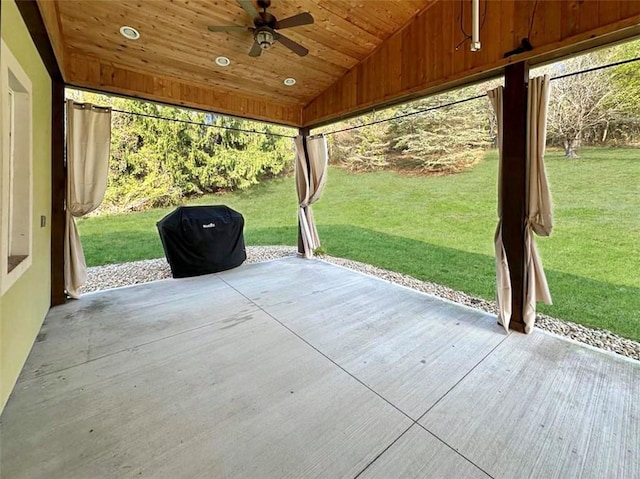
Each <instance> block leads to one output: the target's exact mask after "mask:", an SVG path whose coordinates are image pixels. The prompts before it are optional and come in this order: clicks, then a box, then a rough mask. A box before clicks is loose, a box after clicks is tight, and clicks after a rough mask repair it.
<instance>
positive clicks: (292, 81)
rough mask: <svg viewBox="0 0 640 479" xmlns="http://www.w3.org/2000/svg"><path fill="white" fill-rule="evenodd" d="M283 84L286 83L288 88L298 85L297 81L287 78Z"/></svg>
mask: <svg viewBox="0 0 640 479" xmlns="http://www.w3.org/2000/svg"><path fill="white" fill-rule="evenodd" d="M282 83H284V84H285V85H287V86H293V85H295V84H296V79H295V78H285V79H284V81H283V82H282Z"/></svg>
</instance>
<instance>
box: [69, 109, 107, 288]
mask: <svg viewBox="0 0 640 479" xmlns="http://www.w3.org/2000/svg"><path fill="white" fill-rule="evenodd" d="M110 140H111V109H110V108H98V107H95V106H93V105H91V104H88V103H85V104H82V103H75V102H74V101H73V100H67V196H66V207H67V213H66V225H65V245H64V278H65V289H66V290H67V294H68V295H69V296H70V297H72V298H78V297H79V296H80V292H79V290H80V288H81V287H82V286H83V285H84V284H85V282H86V280H87V265H86V263H85V260H84V252H83V251H82V244H81V243H80V236H79V235H78V230H77V228H76V223H75V221H74V219H73V218H74V217H76V218H79V217H81V216H84V215H86V214H88V213H90V212H91V211H93V210H95V209H96V208H97V207H98V206H99V205H100V203H101V202H102V198H103V197H104V193H105V190H106V189H107V174H108V171H109V146H110Z"/></svg>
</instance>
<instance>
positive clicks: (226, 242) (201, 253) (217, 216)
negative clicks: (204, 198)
mask: <svg viewBox="0 0 640 479" xmlns="http://www.w3.org/2000/svg"><path fill="white" fill-rule="evenodd" d="M156 226H157V227H158V233H160V240H162V247H163V248H164V254H165V255H166V257H167V261H168V262H169V266H171V273H172V274H173V277H174V278H186V277H189V276H199V275H201V274H208V273H216V272H218V271H224V270H226V269H230V268H235V267H236V266H240V265H241V264H242V262H243V261H244V260H245V259H247V254H246V253H245V249H244V237H243V234H242V230H243V228H244V218H243V217H242V215H241V214H240V213H238V212H237V211H234V210H232V209H231V208H229V207H227V206H222V205H217V206H181V207H179V208H178V209H176V210H175V211H173V212H172V213H169V214H168V215H167V216H165V217H164V218H162V219H161V220H160V221H158V223H157V224H156Z"/></svg>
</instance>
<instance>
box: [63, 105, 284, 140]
mask: <svg viewBox="0 0 640 479" xmlns="http://www.w3.org/2000/svg"><path fill="white" fill-rule="evenodd" d="M74 103H78V102H76V101H75V100H74ZM80 104H82V105H84V103H80ZM94 106H96V105H94ZM96 108H109V107H104V106H96ZM111 111H112V112H115V113H123V114H125V115H134V116H142V117H145V118H154V119H156V120H167V121H173V122H176V123H186V124H189V125H197V126H206V127H209V128H218V129H220V130H230V131H239V132H242V133H255V134H257V135H266V136H279V137H281V138H295V136H294V135H285V134H282V133H271V132H268V131H258V130H247V129H245V128H235V127H232V126H224V125H210V124H208V123H201V122H198V121H190V120H180V119H177V118H167V117H165V116H159V115H151V114H149V113H138V112H135V111H126V110H118V109H117V108H111Z"/></svg>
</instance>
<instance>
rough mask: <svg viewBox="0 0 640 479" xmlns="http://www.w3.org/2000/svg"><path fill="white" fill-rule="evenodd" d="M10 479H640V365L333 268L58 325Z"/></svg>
mask: <svg viewBox="0 0 640 479" xmlns="http://www.w3.org/2000/svg"><path fill="white" fill-rule="evenodd" d="M0 428H1V429H0V434H1V437H0V440H1V443H0V449H1V458H0V460H1V463H0V475H1V476H2V477H3V478H4V477H6V478H23V477H25V478H26V477H29V478H48V479H55V478H64V479H68V478H127V477H152V478H192V477H193V478H195V477H198V478H200V477H208V478H226V477H229V478H242V479H245V478H285V477H287V478H307V477H322V478H342V477H346V478H353V477H360V478H385V479H386V478H399V477H403V478H405V477H406V478H414V477H425V478H486V477H494V478H525V477H536V478H538V477H539V478H562V479H566V478H589V477H593V478H605V477H611V478H634V479H635V478H638V477H640V362H637V361H633V360H628V359H625V358H622V357H618V356H615V355H613V354H610V353H606V352H603V351H599V350H596V349H593V348H589V347H585V346H582V345H579V344H577V343H574V342H571V341H568V340H565V339H563V338H559V337H555V336H552V335H549V334H546V333H543V332H539V331H536V332H534V333H533V334H531V335H528V336H525V335H521V334H518V333H512V334H510V335H506V333H505V332H504V330H503V329H502V328H501V327H499V326H498V325H497V324H496V320H495V317H494V316H492V315H490V314H487V313H484V312H480V311H476V310H473V309H470V308H467V307H464V306H460V305H456V304H454V303H451V302H448V301H445V300H441V299H438V298H435V297H432V296H428V295H425V294H422V293H419V292H416V291H412V290H410V289H407V288H403V287H400V286H397V285H393V284H390V283H388V282H385V281H382V280H379V279H377V278H372V277H369V276H366V275H363V274H360V273H357V272H353V271H350V270H347V269H344V268H341V267H338V266H335V265H331V264H328V263H324V262H322V261H318V260H303V259H299V258H286V259H281V260H275V261H270V262H266V263H259V264H254V265H246V266H241V267H239V268H237V269H234V270H231V271H227V272H224V273H219V274H216V275H208V276H202V277H197V278H189V279H181V280H164V281H158V282H154V283H148V284H144V285H139V286H132V287H127V288H120V289H116V290H110V291H105V292H99V293H91V294H87V295H85V296H84V297H83V298H82V299H81V300H78V301H72V302H70V303H69V304H67V305H64V306H60V307H56V308H53V309H52V310H51V311H50V313H49V315H48V316H47V319H46V321H45V324H44V325H43V327H42V331H41V333H40V335H39V337H38V341H37V342H36V344H35V345H34V347H33V350H32V352H31V354H30V356H29V359H28V361H27V363H26V365H25V367H24V369H23V372H22V374H21V376H20V379H19V381H18V383H17V385H16V387H15V389H14V392H13V394H12V396H11V397H10V399H9V402H8V403H7V406H6V408H5V410H4V412H3V414H2V417H1V424H0Z"/></svg>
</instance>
